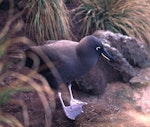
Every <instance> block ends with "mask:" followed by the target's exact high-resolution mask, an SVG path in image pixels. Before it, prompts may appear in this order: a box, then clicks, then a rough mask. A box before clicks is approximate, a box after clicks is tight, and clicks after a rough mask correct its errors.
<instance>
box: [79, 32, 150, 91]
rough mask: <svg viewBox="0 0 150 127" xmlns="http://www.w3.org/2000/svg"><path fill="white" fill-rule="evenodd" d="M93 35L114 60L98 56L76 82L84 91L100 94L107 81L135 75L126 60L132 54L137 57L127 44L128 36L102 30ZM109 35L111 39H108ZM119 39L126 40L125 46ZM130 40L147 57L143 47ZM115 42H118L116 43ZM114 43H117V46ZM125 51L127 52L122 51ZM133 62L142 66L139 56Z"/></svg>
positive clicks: (126, 78)
mask: <svg viewBox="0 0 150 127" xmlns="http://www.w3.org/2000/svg"><path fill="white" fill-rule="evenodd" d="M93 35H95V36H97V37H99V38H100V39H101V40H102V42H103V45H104V47H105V49H107V51H108V52H109V53H110V54H111V55H112V56H113V57H114V58H115V62H114V63H110V62H106V60H104V59H103V58H100V59H99V61H98V63H97V65H96V66H95V67H94V68H93V69H92V70H91V71H90V72H89V73H87V74H85V75H84V76H82V77H81V78H79V79H77V80H76V84H77V85H78V87H79V88H80V89H83V90H84V91H88V92H91V93H94V94H102V93H103V92H104V91H105V88H106V84H107V83H110V82H113V81H124V82H128V81H129V80H130V79H131V78H132V77H134V76H135V75H136V72H135V70H134V68H133V66H132V65H131V64H130V62H129V61H128V60H130V61H132V59H133V58H134V55H135V58H137V57H138V56H137V55H138V54H136V52H134V51H132V50H131V49H130V48H129V47H128V46H127V45H128V43H129V40H131V38H130V37H127V36H123V35H121V34H113V33H111V32H104V31H97V32H95V33H94V34H93ZM104 37H105V38H104ZM110 37H111V40H112V41H110V40H109V39H110ZM125 39H126V40H125ZM113 40H114V41H113ZM120 40H123V43H125V42H127V43H125V44H124V45H125V46H126V47H125V46H123V47H121V44H122V43H121V42H120ZM132 40H134V45H133V46H135V48H136V50H138V48H139V51H141V54H143V55H144V53H145V57H146V58H147V57H148V56H147V54H146V51H145V50H144V49H143V50H142V49H141V47H142V46H141V47H140V45H138V44H137V45H136V40H135V39H132ZM117 43H119V44H118V45H117ZM130 43H132V42H130ZM137 43H139V42H137ZM115 45H117V46H118V47H117V46H115ZM119 45H120V47H119ZM129 45H130V44H129ZM133 46H132V47H133ZM122 48H124V49H122ZM125 51H126V52H127V53H124V52H125ZM128 53H129V54H132V53H133V54H132V55H129V56H128V55H127V54H128ZM145 57H144V58H143V59H142V60H143V61H144V60H146V59H145ZM135 60H136V59H133V61H135ZM135 62H136V63H139V65H141V66H144V65H142V61H140V60H139V58H138V60H137V61H135Z"/></svg>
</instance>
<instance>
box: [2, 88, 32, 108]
mask: <svg viewBox="0 0 150 127" xmlns="http://www.w3.org/2000/svg"><path fill="white" fill-rule="evenodd" d="M29 91H33V88H31V87H16V88H11V87H10V88H5V89H1V92H0V107H1V106H2V105H4V104H5V103H6V102H7V101H8V100H9V99H10V98H11V96H13V95H14V94H15V93H17V92H29Z"/></svg>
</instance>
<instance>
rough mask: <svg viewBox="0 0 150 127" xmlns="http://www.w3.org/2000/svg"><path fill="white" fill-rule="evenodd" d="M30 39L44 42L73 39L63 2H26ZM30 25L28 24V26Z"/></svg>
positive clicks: (58, 0) (47, 0)
mask: <svg viewBox="0 0 150 127" xmlns="http://www.w3.org/2000/svg"><path fill="white" fill-rule="evenodd" d="M24 9H25V10H26V11H27V12H28V13H27V19H28V22H29V29H30V33H29V35H30V37H31V38H32V39H34V41H35V42H37V44H41V42H42V41H44V40H49V39H51V40H58V39H71V36H72V34H71V31H70V22H69V16H68V14H67V9H66V6H65V5H64V3H63V0H52V1H51V0H26V4H25V7H24ZM27 25H28V24H27Z"/></svg>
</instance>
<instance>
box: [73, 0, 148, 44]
mask: <svg viewBox="0 0 150 127" xmlns="http://www.w3.org/2000/svg"><path fill="white" fill-rule="evenodd" d="M81 2H82V4H80V6H79V7H77V8H76V10H75V17H74V19H73V20H74V21H76V22H77V23H81V24H82V25H81V27H80V31H79V32H81V33H82V36H85V35H87V34H91V33H92V32H94V31H95V30H99V29H102V30H110V31H112V32H120V33H122V34H125V35H129V36H132V37H137V38H138V39H140V40H141V41H143V42H150V38H149V37H150V25H149V23H150V18H149V17H150V12H149V8H150V2H149V1H147V0H82V1H81Z"/></svg>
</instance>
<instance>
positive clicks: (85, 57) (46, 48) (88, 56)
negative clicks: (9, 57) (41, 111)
mask: <svg viewBox="0 0 150 127" xmlns="http://www.w3.org/2000/svg"><path fill="white" fill-rule="evenodd" d="M30 51H32V52H34V53H35V54H36V55H37V56H38V57H39V58H40V65H43V64H45V63H48V62H49V61H48V60H50V61H51V62H52V63H53V65H54V66H55V68H56V70H57V71H58V74H59V76H58V75H57V74H56V75H55V73H54V71H53V69H52V68H53V67H52V66H51V67H49V68H48V65H47V64H46V66H45V67H44V69H43V68H42V69H41V68H39V73H41V74H42V75H44V76H45V78H46V79H47V80H48V82H49V84H50V85H51V86H52V87H54V88H57V89H59V84H58V82H57V80H59V79H60V78H57V77H61V79H60V80H61V81H63V82H64V83H69V84H70V82H71V81H72V80H75V79H76V78H79V77H80V76H82V75H83V74H84V73H86V72H88V71H89V70H90V69H91V68H92V67H94V65H95V64H96V63H97V61H98V58H99V56H100V55H102V56H103V57H105V58H106V59H107V60H109V61H111V62H114V59H113V57H112V56H110V55H109V54H108V53H107V52H106V50H105V49H104V48H103V45H102V43H101V41H100V39H98V38H96V37H94V36H92V35H90V36H86V37H84V38H83V39H81V41H80V42H79V43H78V42H74V41H69V40H59V41H55V43H51V44H45V45H43V46H32V47H31V48H30ZM44 56H46V57H47V58H48V60H46V59H44ZM59 83H61V82H59ZM69 91H70V94H71V99H72V100H71V101H72V102H71V105H76V104H75V103H76V102H77V103H78V102H79V103H78V104H81V103H82V105H83V102H80V101H78V100H77V101H76V100H75V99H73V96H72V92H71V85H70V86H69ZM59 97H60V100H62V98H61V94H60V93H59ZM74 102H75V103H74ZM62 105H63V107H64V104H63V102H62ZM64 108H65V107H64ZM64 111H65V109H64ZM65 112H66V111H65ZM66 115H67V116H69V115H70V114H69V115H68V114H67V113H66ZM71 117H72V116H71ZM75 117H76V116H75ZM71 119H72V118H71Z"/></svg>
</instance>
